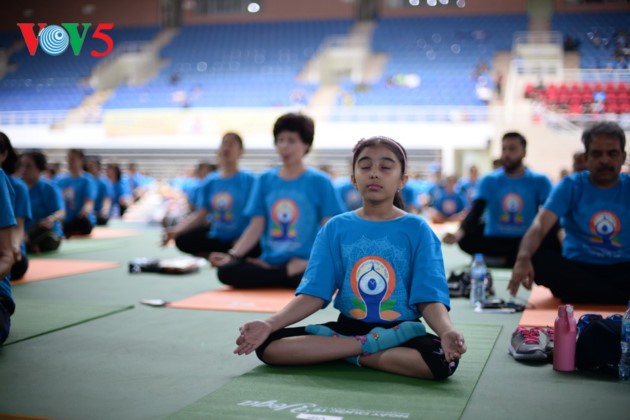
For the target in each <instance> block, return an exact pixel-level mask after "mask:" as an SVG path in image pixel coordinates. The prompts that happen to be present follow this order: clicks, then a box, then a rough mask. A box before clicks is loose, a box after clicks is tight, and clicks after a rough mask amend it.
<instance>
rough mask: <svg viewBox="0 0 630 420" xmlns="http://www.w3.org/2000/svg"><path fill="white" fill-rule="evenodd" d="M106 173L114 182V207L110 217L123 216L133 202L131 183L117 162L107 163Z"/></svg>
mask: <svg viewBox="0 0 630 420" xmlns="http://www.w3.org/2000/svg"><path fill="white" fill-rule="evenodd" d="M105 173H106V175H107V178H109V181H110V182H111V183H112V190H113V195H112V209H111V214H110V217H115V216H120V217H122V216H123V215H124V214H125V212H126V211H127V208H129V206H130V205H131V204H132V203H133V198H132V196H131V190H129V183H127V182H126V181H125V180H124V179H123V177H122V171H121V170H120V166H118V164H117V163H109V164H107V168H106V169H105Z"/></svg>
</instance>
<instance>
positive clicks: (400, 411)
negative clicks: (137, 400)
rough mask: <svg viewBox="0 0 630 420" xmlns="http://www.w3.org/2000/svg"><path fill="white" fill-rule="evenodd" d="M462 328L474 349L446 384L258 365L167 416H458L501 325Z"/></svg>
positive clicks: (357, 371) (341, 368)
mask: <svg viewBox="0 0 630 420" xmlns="http://www.w3.org/2000/svg"><path fill="white" fill-rule="evenodd" d="M458 327H459V328H460V331H461V332H462V333H463V334H464V336H465V337H466V342H467V343H468V352H467V353H466V354H465V355H464V358H463V359H462V361H461V363H460V365H459V367H458V369H457V371H456V372H455V374H454V375H453V376H452V377H451V378H449V379H448V380H446V381H427V380H419V379H413V378H406V377H402V376H397V375H392V374H388V373H384V372H377V371H373V370H369V369H363V368H358V367H356V366H351V365H348V364H345V363H341V362H339V363H330V364H323V365H317V366H307V367H269V366H259V367H257V368H255V369H253V370H252V371H250V372H248V373H246V374H244V375H242V376H240V377H238V378H236V379H234V380H233V381H231V382H230V383H228V384H227V385H225V386H224V387H222V388H220V389H218V390H217V391H215V392H213V393H211V394H209V395H208V396H206V397H204V398H202V399H201V400H199V401H197V402H195V403H193V404H191V405H189V406H188V407H185V408H184V409H182V410H181V411H179V412H177V413H174V414H173V415H171V416H170V417H169V418H171V419H190V418H200V419H201V418H203V419H209V418H212V419H230V420H234V419H243V420H250V419H258V420H264V419H274V420H276V419H296V418H297V419H318V420H341V419H344V420H349V419H357V420H358V419H368V418H381V419H394V418H396V419H401V418H403V419H440V420H444V419H459V418H460V417H461V415H462V413H463V411H464V408H465V407H466V404H467V403H468V399H469V398H470V395H471V394H472V392H473V389H474V388H475V385H476V384H477V380H478V379H479V376H480V375H481V372H482V371H483V368H484V366H485V364H486V361H487V360H488V356H489V355H490V352H491V351H492V348H493V347H494V344H495V342H496V339H497V337H498V335H499V332H500V331H501V326H497V325H472V324H468V325H466V324H460V325H458ZM250 357H251V356H250Z"/></svg>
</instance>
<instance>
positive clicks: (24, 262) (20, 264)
mask: <svg viewBox="0 0 630 420" xmlns="http://www.w3.org/2000/svg"><path fill="white" fill-rule="evenodd" d="M26 270H28V257H27V256H26V254H22V259H21V260H20V261H17V262H16V263H15V264H13V265H12V266H11V280H12V281H13V280H20V279H21V278H22V277H24V274H25V273H26Z"/></svg>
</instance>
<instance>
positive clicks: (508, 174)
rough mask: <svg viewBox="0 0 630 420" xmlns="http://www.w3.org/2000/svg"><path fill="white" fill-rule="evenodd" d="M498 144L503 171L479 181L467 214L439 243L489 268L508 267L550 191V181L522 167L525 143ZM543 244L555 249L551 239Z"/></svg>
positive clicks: (513, 137)
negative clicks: (477, 256)
mask: <svg viewBox="0 0 630 420" xmlns="http://www.w3.org/2000/svg"><path fill="white" fill-rule="evenodd" d="M501 144H502V153H501V161H502V164H503V167H502V168H500V169H497V170H495V171H493V172H491V173H489V174H488V175H486V176H484V177H483V178H482V179H481V180H480V181H479V188H478V190H477V195H476V196H475V198H474V201H473V203H472V208H471V210H470V212H469V213H468V215H467V216H466V218H465V219H464V220H463V221H462V223H461V225H460V228H459V229H458V230H457V232H456V233H454V234H453V233H447V234H446V235H445V236H444V238H443V241H444V243H446V244H454V243H458V244H459V247H460V248H461V249H462V250H463V251H464V252H466V253H468V254H471V255H473V254H477V253H481V254H484V255H485V256H486V260H487V262H488V264H489V265H496V266H512V265H513V264H514V261H515V260H516V253H517V251H518V245H519V243H520V241H521V238H522V237H523V235H524V234H525V231H526V230H527V228H528V227H529V226H530V224H531V222H532V221H533V220H534V217H535V216H536V213H537V212H538V207H539V206H540V205H542V204H543V203H544V202H545V200H546V199H547V196H548V195H549V192H550V191H551V181H549V179H548V178H547V177H546V176H544V175H542V174H539V173H536V172H533V171H531V170H529V169H527V168H526V167H525V165H524V164H523V159H524V158H525V154H526V147H527V141H526V140H525V137H523V136H522V135H521V134H520V133H517V132H508V133H506V134H505V135H504V136H503V138H502V140H501ZM484 212H485V213H486V214H485V222H482V215H483V214H484ZM554 241H555V242H554ZM546 244H548V246H556V247H559V244H557V238H555V237H552V235H550V238H549V239H548V241H547V242H546Z"/></svg>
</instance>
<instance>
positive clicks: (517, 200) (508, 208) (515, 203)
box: [500, 192, 523, 225]
mask: <svg viewBox="0 0 630 420" xmlns="http://www.w3.org/2000/svg"><path fill="white" fill-rule="evenodd" d="M501 208H502V209H503V212H502V213H501V217H500V220H501V222H502V223H507V224H510V225H516V224H519V225H520V224H523V215H522V214H521V212H522V211H523V198H522V197H521V196H520V195H518V194H517V193H515V192H511V193H508V194H506V195H505V197H503V201H501Z"/></svg>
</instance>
